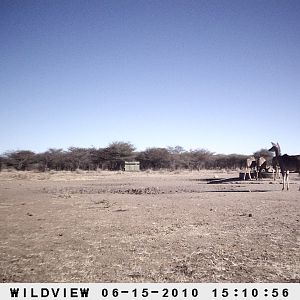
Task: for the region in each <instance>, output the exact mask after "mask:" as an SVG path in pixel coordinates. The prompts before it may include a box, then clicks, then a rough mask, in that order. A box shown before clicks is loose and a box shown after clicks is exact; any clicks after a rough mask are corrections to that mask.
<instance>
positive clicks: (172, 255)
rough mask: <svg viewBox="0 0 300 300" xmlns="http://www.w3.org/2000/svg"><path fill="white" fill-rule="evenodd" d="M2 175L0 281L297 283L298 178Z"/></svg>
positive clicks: (166, 174) (223, 174) (215, 174)
mask: <svg viewBox="0 0 300 300" xmlns="http://www.w3.org/2000/svg"><path fill="white" fill-rule="evenodd" d="M237 176H238V172H226V171H200V172H139V173H124V172H105V171H102V172H73V173H68V172H49V173H34V172H7V171H2V172H0V282H300V251H299V244H300V235H299V222H300V221H299V220H300V210H299V200H300V191H298V189H299V186H300V181H299V176H298V175H296V174H292V176H291V177H292V180H291V185H290V191H288V192H287V191H281V188H282V185H281V184H280V180H277V181H276V182H272V180H271V179H263V180H259V181H245V182H244V181H239V180H237V179H235V177H237Z"/></svg>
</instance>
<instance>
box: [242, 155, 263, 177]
mask: <svg viewBox="0 0 300 300" xmlns="http://www.w3.org/2000/svg"><path fill="white" fill-rule="evenodd" d="M266 163H267V161H266V160H265V158H264V157H259V158H258V159H256V158H255V157H254V156H251V157H248V158H247V159H246V160H245V165H244V167H245V173H244V180H246V175H247V174H248V175H249V179H250V180H252V177H251V170H253V169H254V170H255V177H256V180H257V179H258V178H260V175H261V171H262V170H263V169H265V168H266Z"/></svg>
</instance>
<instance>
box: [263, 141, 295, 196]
mask: <svg viewBox="0 0 300 300" xmlns="http://www.w3.org/2000/svg"><path fill="white" fill-rule="evenodd" d="M269 151H272V152H275V157H276V159H277V162H278V164H279V167H280V171H281V175H282V178H283V187H282V190H284V188H285V186H286V189H287V190H289V173H290V171H295V172H298V173H299V174H300V155H287V154H284V155H281V151H280V146H279V144H278V143H277V144H274V143H272V148H270V149H269Z"/></svg>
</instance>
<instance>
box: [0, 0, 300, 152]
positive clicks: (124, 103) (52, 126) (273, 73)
mask: <svg viewBox="0 0 300 300" xmlns="http://www.w3.org/2000/svg"><path fill="white" fill-rule="evenodd" d="M0 107H1V118H0V128H1V138H0V153H4V152H6V151H12V150H31V151H34V152H44V151H46V150H47V149H49V148H63V149H65V150H66V149H68V148H69V147H71V146H75V147H96V148H98V147H100V148H102V147H106V146H108V145H109V144H110V143H112V142H115V141H123V142H130V143H132V144H133V145H134V146H135V147H136V148H137V150H140V151H143V150H145V149H146V148H149V147H168V146H177V145H180V146H182V147H183V148H184V149H186V150H190V149H198V148H199V149H202V148H204V149H208V150H209V151H212V152H215V153H224V154H230V153H240V154H252V153H253V152H255V151H257V150H260V149H262V148H270V147H271V142H272V141H273V142H279V144H280V146H281V149H282V152H283V153H288V154H300V138H299V132H300V1H289V0H282V1H281V0H275V1H264V0H260V1H257V0H252V1H244V0H240V1H230V0H228V1H214V0H207V1H204V0H197V1H190V0H186V1H183V0H182V1H178V0H172V1H168V0H165V1H163V0H153V1H146V0H144V1H137V0H131V1H129V0H122V1H121V0H119V1H117V0H109V1H106V0H98V1H93V0H89V1H83V0H82V1H78V0H73V1H64V0H51V1H50V0H44V1H30V0H14V1H10V0H1V1H0Z"/></svg>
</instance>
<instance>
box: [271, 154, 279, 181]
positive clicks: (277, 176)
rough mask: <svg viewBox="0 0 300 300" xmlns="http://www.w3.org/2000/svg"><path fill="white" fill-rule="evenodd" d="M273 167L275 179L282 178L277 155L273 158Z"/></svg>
mask: <svg viewBox="0 0 300 300" xmlns="http://www.w3.org/2000/svg"><path fill="white" fill-rule="evenodd" d="M272 168H273V180H274V181H276V178H280V175H279V168H280V167H279V164H278V161H277V157H276V156H274V157H273V158H272Z"/></svg>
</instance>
